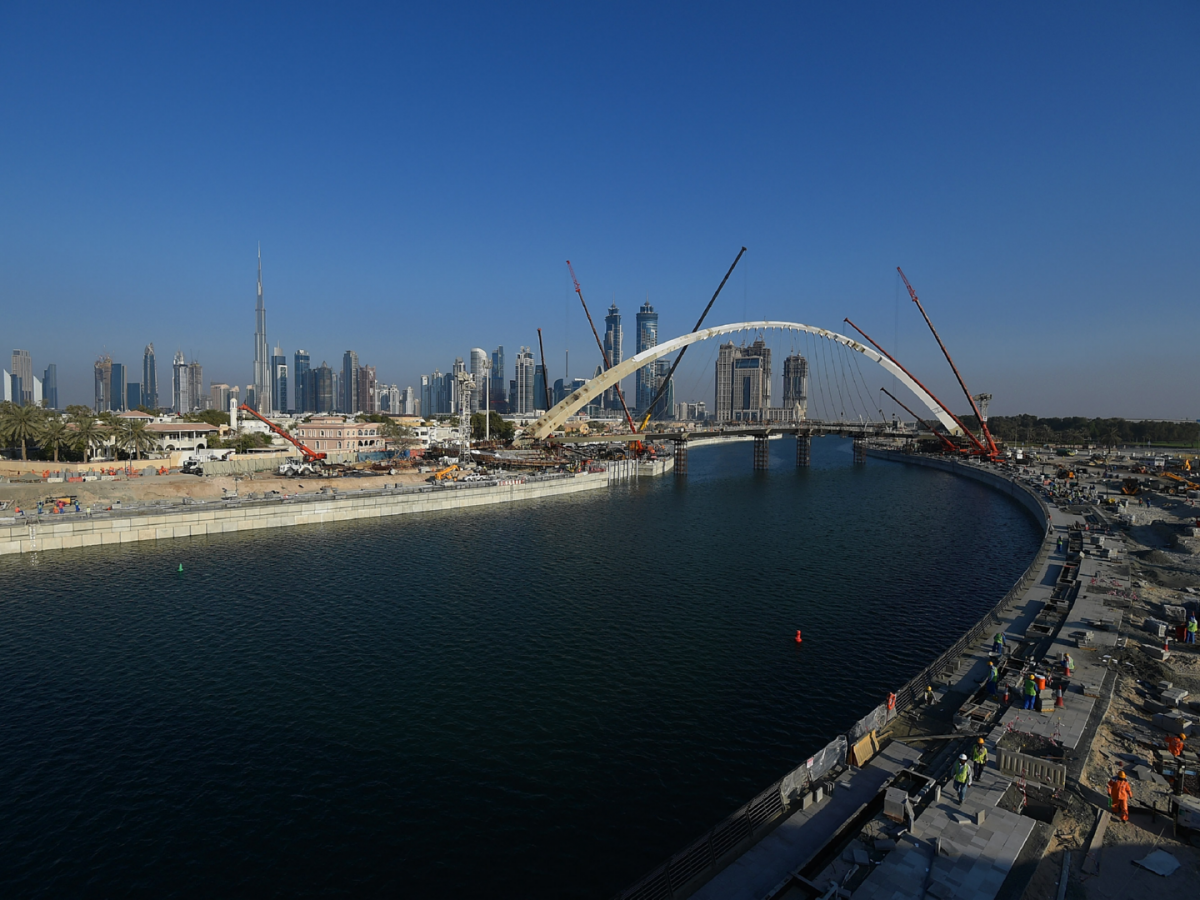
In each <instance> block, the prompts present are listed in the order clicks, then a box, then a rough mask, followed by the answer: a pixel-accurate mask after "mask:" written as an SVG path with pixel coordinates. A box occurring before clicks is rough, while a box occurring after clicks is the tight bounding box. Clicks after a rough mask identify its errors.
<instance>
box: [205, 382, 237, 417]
mask: <svg viewBox="0 0 1200 900" xmlns="http://www.w3.org/2000/svg"><path fill="white" fill-rule="evenodd" d="M234 390H237V388H234ZM230 393H231V392H230V390H229V385H227V384H225V383H224V382H219V383H218V382H214V383H213V384H210V385H209V386H208V406H209V409H219V410H221V411H222V412H224V411H226V410H228V409H229V397H230Z"/></svg>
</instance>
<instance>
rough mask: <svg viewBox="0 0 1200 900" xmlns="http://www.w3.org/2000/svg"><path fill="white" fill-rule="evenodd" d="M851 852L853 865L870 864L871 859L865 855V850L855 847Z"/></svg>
mask: <svg viewBox="0 0 1200 900" xmlns="http://www.w3.org/2000/svg"><path fill="white" fill-rule="evenodd" d="M853 852H854V864H855V865H857V866H869V865H870V864H871V857H870V856H869V855H868V854H867V851H866V850H863V849H862V848H861V847H855V848H854V851H853Z"/></svg>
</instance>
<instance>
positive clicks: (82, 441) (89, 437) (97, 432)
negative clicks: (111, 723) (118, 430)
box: [74, 416, 108, 462]
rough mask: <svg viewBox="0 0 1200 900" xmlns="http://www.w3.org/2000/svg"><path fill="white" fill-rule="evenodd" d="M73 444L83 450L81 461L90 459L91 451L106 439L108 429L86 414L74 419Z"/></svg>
mask: <svg viewBox="0 0 1200 900" xmlns="http://www.w3.org/2000/svg"><path fill="white" fill-rule="evenodd" d="M74 424H75V446H76V447H78V448H79V449H80V450H82V451H83V461H84V462H88V461H89V460H90V459H91V451H92V449H93V448H95V447H99V446H101V445H102V444H103V443H104V442H105V441H106V440H108V429H107V428H105V427H104V426H103V425H101V424H100V423H99V422H97V421H96V420H95V419H93V418H92V417H91V416H88V417H87V418H86V419H78V420H76V421H75V423H74Z"/></svg>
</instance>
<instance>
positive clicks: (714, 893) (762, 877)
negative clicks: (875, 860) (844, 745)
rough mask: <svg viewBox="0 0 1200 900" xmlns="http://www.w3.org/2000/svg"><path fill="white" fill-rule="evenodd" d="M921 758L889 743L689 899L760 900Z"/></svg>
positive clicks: (916, 753)
mask: <svg viewBox="0 0 1200 900" xmlns="http://www.w3.org/2000/svg"><path fill="white" fill-rule="evenodd" d="M920 757H921V754H920V752H919V751H917V750H914V749H912V748H911V747H908V746H907V745H905V744H902V743H900V742H899V741H892V742H891V743H890V744H888V745H887V747H885V748H884V749H883V750H882V751H880V753H879V754H878V755H877V756H876V757H875V758H874V759H873V760H871V761H870V762H869V763H867V765H866V766H864V767H863V768H862V769H859V770H858V771H857V773H855V774H854V775H853V776H852V777H849V778H847V777H846V776H845V775H843V776H842V778H844V779H845V780H844V781H843V780H842V778H839V779H838V782H837V786H836V787H835V788H834V791H833V796H832V797H830V798H828V799H827V800H823V801H821V802H820V803H818V804H816V805H815V806H810V807H809V808H808V809H802V810H799V811H797V812H794V813H792V814H791V815H790V816H788V817H787V818H786V819H785V820H784V821H783V823H782V824H781V825H780V826H779V827H778V828H776V829H775V830H774V831H772V832H771V833H770V834H769V835H767V836H766V837H765V838H763V839H762V840H761V841H759V842H758V843H757V844H755V845H754V846H753V847H751V848H750V849H749V850H747V851H746V852H745V853H743V854H742V855H741V857H739V858H738V859H737V860H735V861H734V862H733V863H731V864H730V865H729V866H727V867H726V868H725V869H723V870H722V871H721V873H720V874H719V875H717V876H716V877H715V878H713V879H712V880H711V881H710V882H708V884H706V885H704V887H702V888H701V889H700V890H698V891H697V892H696V893H695V894H693V895H692V897H693V898H694V900H759V898H761V897H763V896H764V895H765V894H767V893H768V892H770V891H771V890H772V888H774V887H775V886H776V885H778V884H779V883H780V882H781V881H783V880H784V879H786V878H789V877H790V876H791V873H792V872H794V871H796V870H797V869H800V868H802V867H803V866H805V865H806V864H808V863H809V862H810V861H811V860H812V858H813V857H814V856H816V854H817V853H819V852H820V851H821V850H822V849H823V848H824V847H825V845H826V844H828V843H829V841H830V839H831V838H833V836H834V835H835V834H837V832H838V830H839V829H841V828H842V826H844V825H845V824H846V823H847V822H849V821H850V820H851V819H853V818H854V816H855V815H857V814H858V812H859V811H860V810H861V809H862V808H863V807H864V806H866V805H867V804H868V803H870V802H871V801H872V800H874V799H875V797H876V796H878V794H879V792H880V791H882V790H883V789H884V788H885V787H886V786H887V785H889V784H891V782H892V781H893V780H894V779H895V778H896V775H897V774H898V773H899V772H900V771H902V770H903V769H907V768H909V767H910V766H911V765H913V763H915V762H916V761H917V760H918V759H920Z"/></svg>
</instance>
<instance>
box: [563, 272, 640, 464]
mask: <svg viewBox="0 0 1200 900" xmlns="http://www.w3.org/2000/svg"><path fill="white" fill-rule="evenodd" d="M567 271H568V272H570V273H571V280H572V281H573V282H575V293H577V294H578V295H579V302H580V303H581V304H583V314H584V315H585V316H587V320H588V324H589V325H591V326H592V337H594V338H595V339H596V346H597V347H599V348H600V355H601V356H602V357H604V370H605V371H606V372H607V371H608V370H609V369H611V368H612V363H611V362H609V361H608V351H607V350H605V349H604V342H603V341H602V340H600V334H599V333H598V332H597V331H596V323H595V322H593V321H592V314H591V313H590V312H588V307H587V301H586V300H584V299H583V288H581V287H580V286H579V279H578V278H576V277H575V267H574V266H572V265H571V261H570V260H569V259H568V260H567ZM616 391H617V398H618V399H619V400H620V401H621V409H623V410H625V420H626V421H627V422H629V430H630V431H632V432H633V433H634V434H636V433H637V426H635V425H634V424H633V416H631V415H630V414H629V407H628V406H626V405H625V394H624V393H623V392H622V391H621V385H619V384H618V385H616ZM635 443H636V444H637V448H636V449H637V452H638V453H639V454H640V453H641V452H642V443H641V441H636V442H635Z"/></svg>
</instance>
